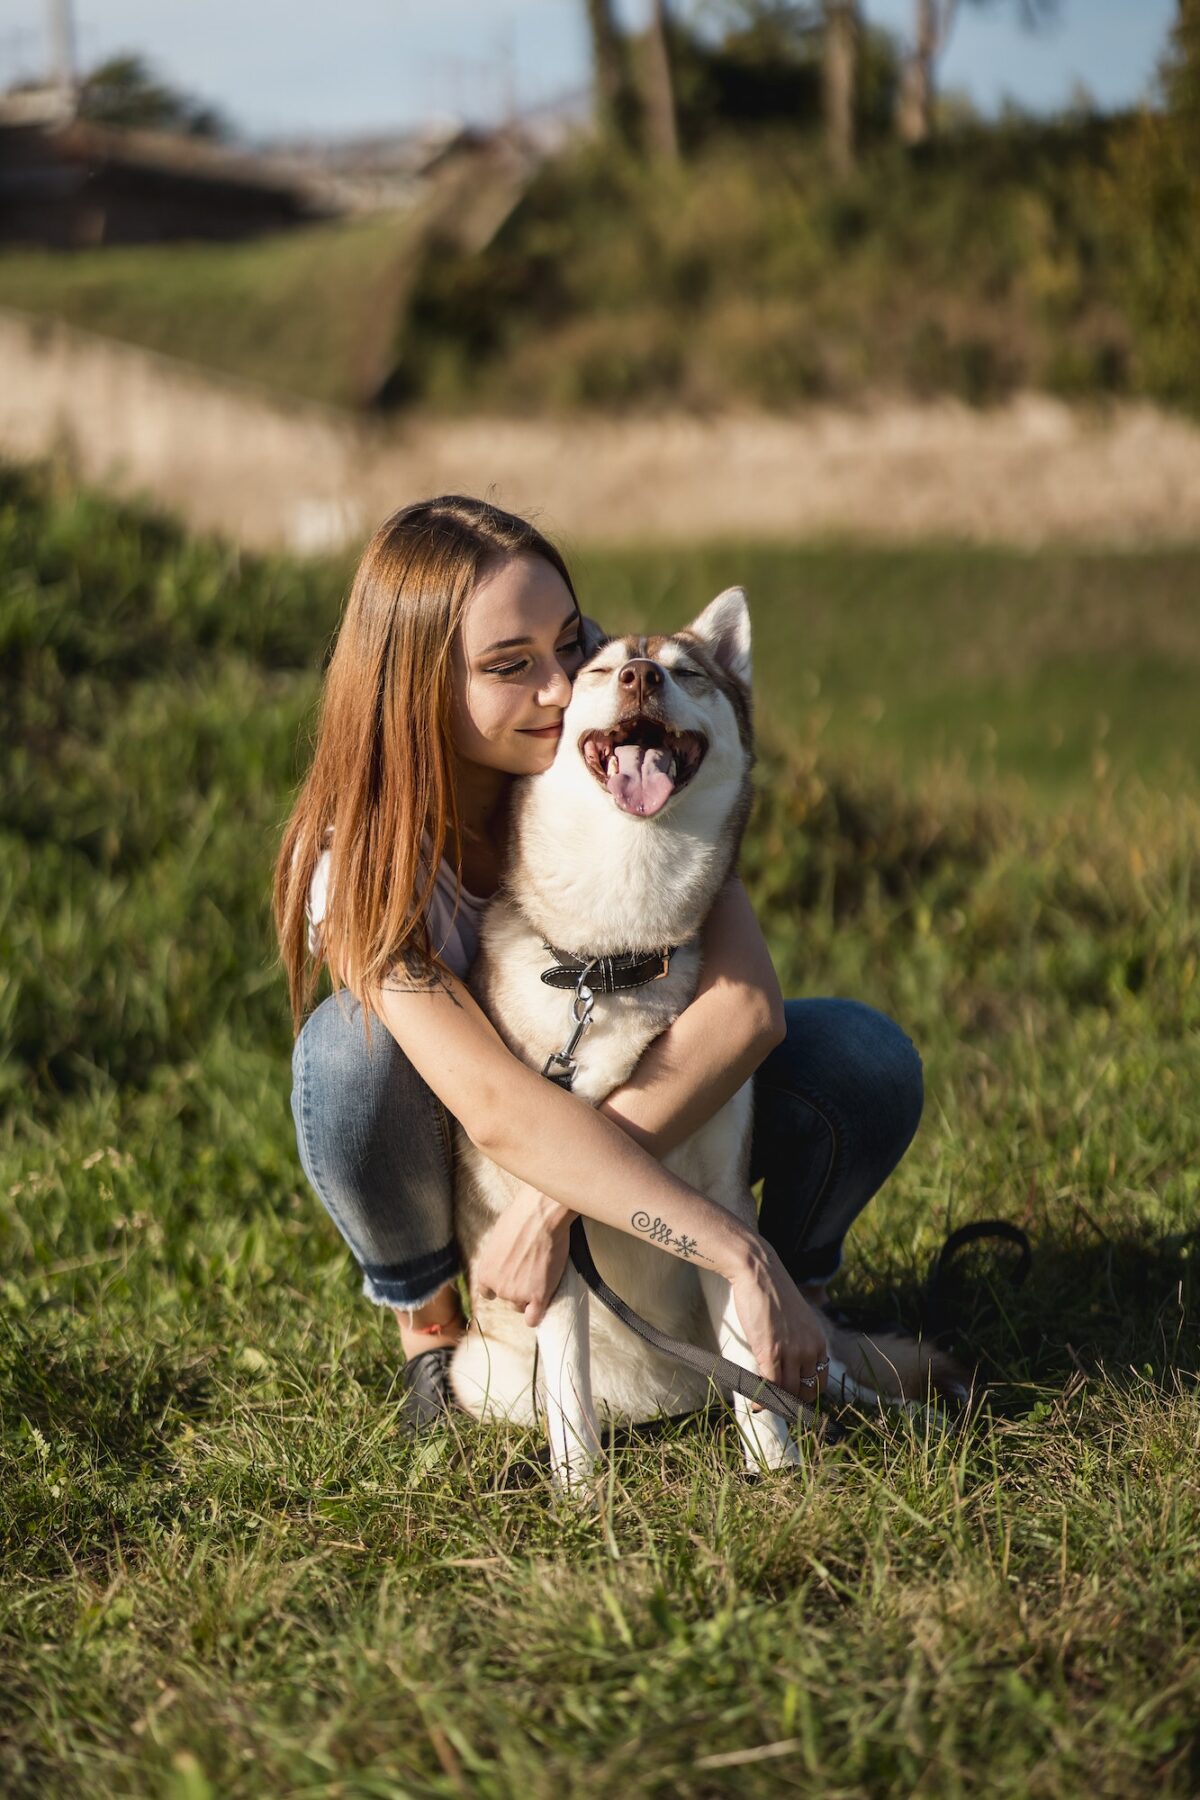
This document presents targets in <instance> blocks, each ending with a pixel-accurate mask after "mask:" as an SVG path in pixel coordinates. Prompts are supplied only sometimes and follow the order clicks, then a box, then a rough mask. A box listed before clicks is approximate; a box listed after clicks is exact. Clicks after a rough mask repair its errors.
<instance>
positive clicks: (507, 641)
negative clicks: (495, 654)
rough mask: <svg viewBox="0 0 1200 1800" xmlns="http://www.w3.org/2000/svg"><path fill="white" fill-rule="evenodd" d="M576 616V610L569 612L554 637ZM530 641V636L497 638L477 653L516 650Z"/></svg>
mask: <svg viewBox="0 0 1200 1800" xmlns="http://www.w3.org/2000/svg"><path fill="white" fill-rule="evenodd" d="M578 617H579V614H578V612H569V613H568V614H567V616H566V618H565V619H564V620H563V622H562V624H561V625H560V626H559V628H558V630H557V631H556V632H555V634H554V635H555V637H561V636H562V634H563V632H564V631H565V630H566V629H567V626H568V625H573V624H574V623H575V621H576V619H577V618H578ZM532 642H533V639H532V638H530V637H519V638H497V639H496V642H495V643H494V644H489V645H488V647H487V649H486V650H480V651H479V652H478V653H477V654H478V655H480V656H490V655H491V654H492V651H493V650H517V649H519V648H520V647H521V645H523V644H532Z"/></svg>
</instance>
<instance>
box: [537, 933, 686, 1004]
mask: <svg viewBox="0 0 1200 1800" xmlns="http://www.w3.org/2000/svg"><path fill="white" fill-rule="evenodd" d="M545 948H546V949H547V950H548V951H549V952H550V954H551V956H553V957H555V958H556V961H555V963H554V965H553V967H552V968H549V969H543V970H542V980H543V981H544V982H545V983H546V986H547V987H552V988H573V987H578V986H579V981H580V977H581V976H582V975H583V974H584V972H585V971H586V973H587V986H588V987H590V988H591V990H592V992H593V993H595V994H621V993H624V992H625V990H626V989H627V988H639V987H645V986H646V985H647V983H649V982H651V981H661V980H662V978H663V976H664V975H669V974H670V972H671V958H672V957H673V956H674V954H675V952H676V950H677V949H678V945H677V944H668V945H667V946H666V948H665V949H662V950H631V951H629V952H628V953H627V954H626V955H624V956H576V955H575V954H574V953H573V952H572V951H570V950H559V949H557V948H556V947H555V945H553V944H546V945H545Z"/></svg>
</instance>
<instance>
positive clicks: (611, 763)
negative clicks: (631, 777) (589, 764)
mask: <svg viewBox="0 0 1200 1800" xmlns="http://www.w3.org/2000/svg"><path fill="white" fill-rule="evenodd" d="M604 773H605V774H606V775H619V774H620V773H621V765H620V763H619V762H618V761H617V759H616V757H615V756H610V757H609V759H608V762H607V763H606V764H605V768H604Z"/></svg>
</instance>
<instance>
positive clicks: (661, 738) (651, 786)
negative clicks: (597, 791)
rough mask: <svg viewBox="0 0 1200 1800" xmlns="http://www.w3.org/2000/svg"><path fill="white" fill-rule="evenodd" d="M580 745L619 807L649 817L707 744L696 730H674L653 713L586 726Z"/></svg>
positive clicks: (688, 775)
mask: <svg viewBox="0 0 1200 1800" xmlns="http://www.w3.org/2000/svg"><path fill="white" fill-rule="evenodd" d="M579 749H580V752H581V754H582V756H583V760H584V761H585V762H586V764H587V766H588V768H589V769H590V770H591V771H592V774H593V775H594V776H595V777H596V780H597V781H598V782H599V783H600V785H601V786H602V787H606V788H607V789H608V791H609V793H610V794H611V795H612V797H613V799H614V800H615V801H616V803H617V805H618V806H619V807H620V809H621V811H622V812H627V813H633V814H634V815H635V816H636V817H638V818H640V819H650V818H653V816H654V814H655V813H657V812H661V811H662V809H663V807H664V806H665V805H666V804H667V801H668V800H669V799H670V798H671V796H672V794H675V793H678V791H679V789H680V788H682V787H686V786H687V784H688V782H689V781H690V780H691V779H692V776H693V775H694V774H695V773H696V770H697V769H698V768H699V767H700V764H701V763H702V762H703V761H704V752H705V751H706V750H707V749H708V744H707V743H706V741H705V739H704V738H702V737H701V735H700V733H699V732H698V731H673V730H671V728H670V727H669V726H667V725H663V724H661V723H660V722H659V721H658V720H657V719H647V718H641V717H639V718H636V719H622V720H621V722H620V724H618V725H612V726H610V727H609V729H608V730H607V731H585V732H584V734H583V736H582V737H581V738H580V740H579Z"/></svg>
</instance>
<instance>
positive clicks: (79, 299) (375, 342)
mask: <svg viewBox="0 0 1200 1800" xmlns="http://www.w3.org/2000/svg"><path fill="white" fill-rule="evenodd" d="M409 232H410V225H409V222H408V221H407V220H405V219H396V218H394V217H390V216H389V217H386V218H373V219H365V220H352V221H348V222H345V223H339V224H334V225H315V226H308V227H305V228H304V229H301V230H296V231H291V232H286V233H281V234H279V235H278V236H273V237H266V238H260V239H255V240H253V241H251V242H248V243H242V244H203V243H194V244H189V243H184V244H168V245H165V246H163V245H147V246H139V247H136V248H114V249H103V250H85V251H74V252H72V253H70V254H69V255H68V254H56V253H54V252H52V251H33V250H19V249H6V250H5V251H4V252H3V253H0V306H13V307H17V308H19V309H20V310H22V311H24V312H28V313H32V314H35V315H41V314H46V315H48V316H50V317H52V318H57V319H63V320H65V321H66V322H67V323H68V324H71V325H80V326H84V327H85V328H86V329H87V330H89V331H96V332H99V333H101V334H102V335H105V336H108V337H114V338H121V339H124V340H126V341H128V342H129V343H134V344H141V345H144V346H145V347H146V348H147V349H150V350H158V351H162V352H163V353H164V354H166V355H168V356H175V357H179V358H182V359H183V360H184V361H185V362H192V363H196V364H198V365H200V366H202V367H206V368H212V369H217V370H219V371H221V373H223V374H228V375H238V376H241V377H243V378H245V379H247V380H251V381H255V382H259V383H261V384H263V385H264V386H266V387H268V388H271V389H273V390H275V391H277V392H279V393H282V394H295V395H298V396H301V397H303V398H306V399H310V400H321V401H325V402H327V403H328V404H331V405H336V406H357V405H359V404H361V403H362V402H363V401H364V399H365V398H367V397H369V395H370V394H371V393H373V392H374V389H375V387H376V386H377V385H378V383H379V382H380V381H381V380H382V379H383V377H384V375H386V373H387V370H388V367H389V366H390V365H389V364H388V362H387V360H386V358H387V356H388V353H389V352H390V347H391V337H392V316H393V313H394V308H395V303H396V297H397V295H398V293H399V288H400V283H401V282H402V280H403V277H404V269H405V264H406V261H407V258H408V256H409V254H410V248H409ZM381 332H382V336H381ZM381 357H382V358H383V359H384V361H383V364H382V366H381V364H380V359H381Z"/></svg>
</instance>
